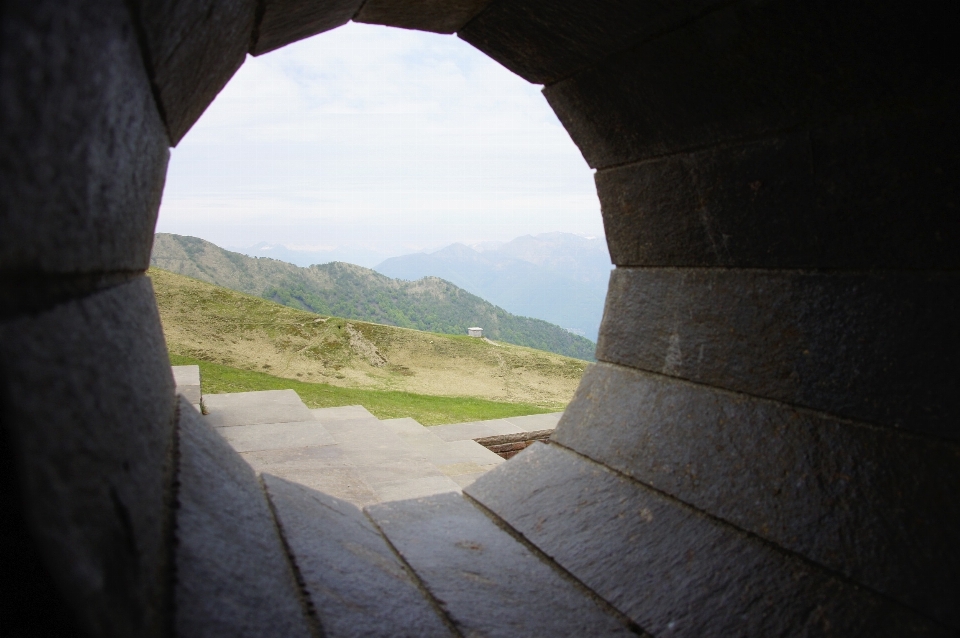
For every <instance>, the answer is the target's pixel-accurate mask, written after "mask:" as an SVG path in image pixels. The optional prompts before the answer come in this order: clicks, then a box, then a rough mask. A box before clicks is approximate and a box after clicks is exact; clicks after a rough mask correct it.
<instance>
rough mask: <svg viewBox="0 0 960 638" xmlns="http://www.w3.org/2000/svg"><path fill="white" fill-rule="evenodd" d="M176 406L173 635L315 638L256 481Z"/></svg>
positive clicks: (187, 409) (189, 411) (190, 413)
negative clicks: (177, 437) (177, 465)
mask: <svg viewBox="0 0 960 638" xmlns="http://www.w3.org/2000/svg"><path fill="white" fill-rule="evenodd" d="M180 401H181V403H180V416H179V428H178V429H179V441H180V443H179V448H180V454H179V467H178V472H177V483H178V485H179V488H178V491H177V504H178V507H177V508H176V510H175V511H176V524H175V525H174V527H173V529H174V534H175V541H176V542H175V543H173V545H172V546H173V547H174V551H175V554H174V557H173V558H174V564H175V569H176V585H175V589H174V601H173V603H174V604H173V609H174V610H175V616H174V625H175V634H176V635H178V636H199V635H203V636H249V637H250V638H255V637H257V636H268V637H269V636H276V637H278V638H280V637H287V636H289V637H299V636H302V637H303V638H309V637H310V636H313V635H316V632H315V631H314V627H313V626H312V621H311V619H310V618H309V616H308V614H307V613H306V610H305V609H304V607H303V605H302V603H301V599H300V592H299V588H298V586H297V581H296V575H295V572H294V569H293V567H292V565H291V564H290V562H289V560H288V556H287V553H286V550H285V549H284V545H283V541H282V539H281V537H280V534H279V532H278V530H277V527H276V524H275V521H274V518H273V515H272V513H271V510H270V506H269V504H268V502H267V498H266V495H265V494H264V492H263V489H262V487H261V485H260V482H259V481H258V480H257V477H256V475H255V474H254V472H253V471H252V470H251V469H250V467H249V466H248V465H247V464H246V463H244V462H243V460H242V459H241V458H240V457H239V456H238V455H237V453H236V452H235V451H234V450H233V449H231V448H230V446H229V445H228V444H227V443H226V442H225V441H224V440H223V438H222V437H221V436H219V435H218V433H217V432H216V431H215V430H214V428H212V427H210V423H209V421H208V419H205V418H203V417H202V416H201V415H200V413H199V412H197V411H196V410H194V408H193V407H192V406H191V405H190V404H189V403H188V402H187V401H186V400H185V399H184V398H183V397H181V399H180Z"/></svg>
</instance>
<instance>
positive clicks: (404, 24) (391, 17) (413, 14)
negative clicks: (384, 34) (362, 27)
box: [354, 0, 490, 33]
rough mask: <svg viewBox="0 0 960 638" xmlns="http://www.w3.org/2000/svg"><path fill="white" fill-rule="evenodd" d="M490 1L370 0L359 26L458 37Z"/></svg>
mask: <svg viewBox="0 0 960 638" xmlns="http://www.w3.org/2000/svg"><path fill="white" fill-rule="evenodd" d="M489 3H490V0H366V2H365V3H364V4H363V7H362V8H361V9H360V12H359V13H358V14H357V17H355V18H354V20H356V21H357V22H367V23H370V24H384V25H386V26H388V27H400V28H402V29H417V30H418V31H433V32H434V33H454V32H455V31H457V30H458V29H460V27H462V26H463V25H465V24H466V23H467V22H468V21H469V20H470V18H472V17H473V16H475V15H477V14H478V13H480V11H482V10H483V8H484V7H485V6H487V5H488V4H489Z"/></svg>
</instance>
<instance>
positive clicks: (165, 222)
mask: <svg viewBox="0 0 960 638" xmlns="http://www.w3.org/2000/svg"><path fill="white" fill-rule="evenodd" d="M540 88H541V87H539V86H536V85H532V84H528V83H527V82H526V81H525V80H523V79H521V78H519V77H518V76H515V75H513V74H512V73H510V72H509V71H507V70H506V69H504V68H503V67H501V66H500V65H499V64H497V63H496V62H494V61H493V60H491V59H489V58H487V57H486V56H485V55H483V54H482V53H480V52H479V51H477V50H475V49H474V48H472V47H471V46H470V45H468V44H466V43H464V42H462V41H460V40H459V39H457V38H456V37H453V36H441V35H434V34H428V33H421V32H415V31H404V30H400V29H389V28H386V27H378V26H371V25H361V24H355V23H350V24H348V25H347V26H344V27H341V28H339V29H336V30H334V31H331V32H329V33H324V34H321V35H319V36H316V37H313V38H310V39H308V40H305V41H302V42H299V43H296V44H292V45H290V46H288V47H285V48H283V49H281V50H279V51H275V52H273V53H269V54H267V55H264V56H261V57H259V58H253V57H248V58H247V61H246V63H245V64H244V65H243V67H242V68H241V69H240V71H239V72H238V73H237V74H236V75H235V76H234V78H233V79H232V80H231V81H230V83H229V84H228V85H227V87H226V88H225V89H224V90H223V92H222V93H221V94H220V95H219V97H217V99H216V100H215V101H214V102H213V104H211V106H210V107H209V108H208V109H207V111H206V113H205V114H204V115H203V117H202V118H201V119H200V121H199V122H198V123H197V124H196V125H195V126H194V127H193V129H192V130H191V131H190V132H189V133H188V134H187V135H186V137H185V138H184V139H183V141H181V142H180V145H179V146H178V147H177V148H176V149H174V150H173V154H172V157H171V161H170V169H169V173H168V175H167V185H166V190H165V192H164V196H163V204H162V205H161V208H160V220H159V223H158V231H160V232H172V233H178V234H182V235H194V236H198V237H203V238H204V239H207V240H209V241H212V242H214V243H217V244H220V245H221V246H228V247H238V246H247V245H251V244H254V243H257V242H260V241H268V242H272V243H281V244H286V245H288V246H290V247H296V248H302V249H311V250H320V249H329V248H333V247H335V246H341V247H342V246H347V245H350V246H357V247H359V246H365V247H368V248H371V249H376V250H377V251H378V252H383V253H387V254H401V253H406V252H414V251H418V250H424V249H433V248H438V247H440V246H443V245H446V244H449V243H452V242H455V241H461V242H466V243H473V242H479V241H490V240H500V241H503V240H509V239H512V238H514V237H517V236H520V235H525V234H528V233H531V234H535V233H542V232H551V231H566V232H572V233H579V234H583V235H589V236H602V234H603V227H602V223H601V220H600V205H599V203H598V201H597V196H596V191H595V188H594V185H593V174H592V171H591V170H590V168H589V167H588V166H587V164H586V162H584V160H583V158H582V156H581V155H580V152H579V151H578V150H577V148H576V146H575V145H574V144H573V142H572V141H571V140H570V137H569V136H568V135H567V133H566V131H564V129H563V127H562V126H561V125H560V123H559V122H558V121H557V118H556V116H555V115H554V114H553V111H552V110H551V109H550V107H549V106H548V105H547V102H546V100H545V99H544V98H543V96H542V95H541V93H540Z"/></svg>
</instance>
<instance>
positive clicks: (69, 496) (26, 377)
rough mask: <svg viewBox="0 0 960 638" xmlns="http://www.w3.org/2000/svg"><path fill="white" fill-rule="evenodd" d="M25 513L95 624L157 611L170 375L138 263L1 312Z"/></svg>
mask: <svg viewBox="0 0 960 638" xmlns="http://www.w3.org/2000/svg"><path fill="white" fill-rule="evenodd" d="M0 382H2V384H3V388H2V394H3V410H4V414H3V417H2V418H3V420H4V428H5V429H6V430H7V433H6V434H7V437H8V439H7V440H6V441H5V444H6V445H10V446H11V454H12V456H13V458H14V459H15V463H16V465H15V468H16V473H17V477H18V482H19V483H18V487H17V488H16V489H18V490H19V492H20V498H21V499H22V503H23V504H24V516H25V517H26V527H27V528H28V529H29V530H30V533H31V534H32V536H33V540H34V543H35V546H36V548H37V551H38V553H39V555H40V556H41V557H42V559H43V562H44V564H45V568H46V570H48V571H49V573H50V575H51V577H52V579H53V581H54V582H56V583H57V585H58V586H59V588H60V591H61V592H62V595H63V597H64V598H65V599H66V601H67V602H68V604H69V605H70V606H71V607H72V610H73V612H74V613H75V614H76V617H77V619H78V621H79V624H80V625H81V626H83V627H84V628H85V630H86V631H88V632H89V633H91V634H92V635H98V636H99V635H102V636H134V635H143V636H159V635H161V634H162V632H163V631H164V627H165V625H166V624H167V620H166V619H165V615H166V613H167V608H168V600H169V599H168V597H167V592H166V587H167V583H168V579H169V564H170V557H169V556H168V552H167V549H166V543H167V540H168V539H167V537H168V534H169V522H170V516H169V514H168V512H167V499H168V497H169V494H168V489H169V488H168V486H169V484H170V481H171V479H172V471H171V468H170V454H171V449H172V447H171V446H172V432H173V420H174V412H175V403H174V401H175V399H174V393H173V389H174V386H173V375H172V374H171V373H170V362H169V359H168V358H167V350H166V347H165V345H164V341H163V333H162V331H161V326H160V317H159V316H158V314H157V309H156V304H155V302H154V298H153V290H152V288H151V287H150V282H149V280H147V279H146V278H145V277H140V278H138V279H137V280H136V281H134V282H131V283H128V284H125V285H122V286H118V287H116V288H113V289H110V290H107V291H104V292H100V293H98V294H96V295H92V296H90V297H88V298H86V299H84V300H81V301H72V302H68V303H65V304H62V305H59V306H57V307H55V308H54V309H53V310H50V311H48V312H44V313H41V314H37V315H32V316H29V317H24V318H22V319H17V320H13V321H8V322H6V323H3V324H0Z"/></svg>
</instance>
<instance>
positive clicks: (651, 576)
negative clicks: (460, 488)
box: [377, 445, 946, 636]
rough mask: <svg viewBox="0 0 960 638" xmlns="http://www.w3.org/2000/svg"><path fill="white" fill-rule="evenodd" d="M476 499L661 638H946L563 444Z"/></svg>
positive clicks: (515, 467)
mask: <svg viewBox="0 0 960 638" xmlns="http://www.w3.org/2000/svg"><path fill="white" fill-rule="evenodd" d="M466 492H467V493H468V494H469V495H470V496H472V497H473V498H475V499H477V501H479V502H480V503H482V504H483V505H484V506H486V507H487V508H489V509H490V510H491V511H492V512H494V513H495V514H497V515H498V516H500V517H501V518H502V519H503V520H504V521H505V522H506V523H507V524H509V525H510V526H511V527H513V528H514V529H515V530H517V531H518V532H520V533H521V534H523V536H524V537H525V538H527V539H528V540H529V541H530V542H532V543H534V544H535V545H536V546H537V547H539V548H540V549H541V550H542V551H543V552H544V553H546V554H547V555H549V556H551V557H552V558H553V559H554V560H555V561H557V562H558V563H559V564H560V565H562V566H563V567H564V568H565V569H566V570H568V571H569V573H571V574H572V575H573V576H575V577H576V578H577V579H579V580H580V581H581V582H583V583H585V584H586V585H587V586H588V587H590V588H591V589H592V590H593V591H595V592H597V593H598V594H599V595H600V596H602V597H603V598H604V599H606V600H607V601H609V602H610V603H611V604H612V605H614V606H615V607H617V608H618V609H619V610H620V611H622V612H623V613H625V614H626V615H628V616H629V617H630V618H632V619H633V620H634V621H635V622H636V623H637V624H638V625H640V626H641V627H643V628H644V629H645V630H647V631H649V632H650V633H651V634H652V635H654V636H667V635H670V636H745V635H752V636H784V635H798V636H799V635H812V634H817V633H821V634H822V633H824V629H823V628H824V627H829V628H830V633H832V632H836V634H835V635H838V636H901V635H910V636H921V635H922V636H934V635H946V631H945V630H944V631H943V633H941V629H940V628H935V627H934V626H933V624H932V623H931V622H929V621H927V620H926V619H924V618H923V617H921V616H920V615H919V614H918V613H917V612H914V611H912V610H909V609H907V608H906V607H903V606H901V605H899V604H897V603H895V602H893V601H892V600H890V599H888V598H884V597H882V596H880V595H878V594H874V593H872V592H871V591H870V590H868V589H866V588H863V587H859V586H856V585H854V584H852V583H850V582H849V581H847V580H846V579H843V578H842V577H837V576H835V575H834V574H833V573H832V572H829V571H827V570H825V569H821V568H818V567H816V565H815V564H814V563H812V562H808V561H805V560H800V559H798V558H796V557H795V556H794V555H792V554H789V553H787V552H783V551H781V550H779V549H777V548H776V546H774V545H771V544H768V543H766V542H764V541H761V540H759V539H757V538H756V537H752V536H748V535H746V534H744V533H743V532H742V531H741V530H739V529H737V528H735V527H733V526H731V525H728V524H726V523H723V522H721V521H719V520H718V519H715V518H712V517H707V516H704V515H703V514H702V513H701V512H699V511H697V510H695V509H693V508H691V507H689V506H686V505H684V504H682V503H680V502H678V501H676V500H675V499H673V498H671V497H668V496H666V495H664V494H662V493H659V492H656V491H654V490H652V489H650V488H648V487H647V486H645V485H644V484H642V483H639V482H637V481H634V480H632V479H629V478H627V477H625V476H623V475H622V474H619V473H617V472H615V471H613V470H610V469H608V468H607V467H605V466H603V465H600V464H599V463H596V462H594V461H592V460H590V459H588V458H587V457H584V456H580V455H579V454H576V453H574V452H572V451H570V450H568V449H566V448H563V447H561V446H559V445H534V446H532V447H530V448H527V449H526V450H524V451H523V452H521V453H520V454H519V455H518V456H517V457H516V458H514V459H513V460H511V461H510V462H509V463H505V464H503V465H501V466H500V467H498V468H497V469H496V470H494V471H492V472H490V473H489V474H487V475H486V476H483V477H481V478H480V479H478V480H477V481H476V482H475V483H474V484H473V485H471V486H470V487H468V488H467V489H466ZM377 507H379V506H377ZM394 544H395V545H396V542H395V543H394ZM678 601H679V602H678ZM678 609H679V610H683V611H682V613H681V614H680V615H679V616H678ZM811 610H816V612H815V613H811Z"/></svg>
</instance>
